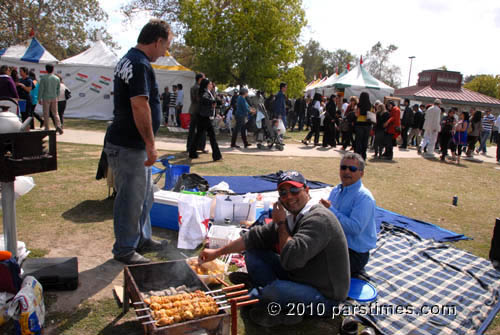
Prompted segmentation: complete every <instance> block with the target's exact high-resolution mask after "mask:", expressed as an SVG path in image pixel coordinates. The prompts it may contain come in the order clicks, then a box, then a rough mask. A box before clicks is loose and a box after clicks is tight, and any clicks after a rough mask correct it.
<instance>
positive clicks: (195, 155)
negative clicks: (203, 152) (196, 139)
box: [189, 153, 198, 159]
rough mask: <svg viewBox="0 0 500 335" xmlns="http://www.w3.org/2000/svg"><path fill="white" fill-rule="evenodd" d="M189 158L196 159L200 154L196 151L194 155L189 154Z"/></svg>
mask: <svg viewBox="0 0 500 335" xmlns="http://www.w3.org/2000/svg"><path fill="white" fill-rule="evenodd" d="M189 158H191V159H196V158H198V154H197V153H195V154H194V155H191V154H190V155H189Z"/></svg>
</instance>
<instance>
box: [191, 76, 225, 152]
mask: <svg viewBox="0 0 500 335" xmlns="http://www.w3.org/2000/svg"><path fill="white" fill-rule="evenodd" d="M212 89H213V83H212V82H211V81H210V80H208V79H207V78H203V79H202V80H201V81H200V89H199V92H198V95H199V103H200V105H199V109H198V114H199V115H198V124H197V127H196V135H195V137H194V139H193V141H192V142H191V147H190V148H189V158H198V154H197V153H196V149H197V148H198V143H200V140H201V137H202V136H203V134H204V133H205V132H206V133H207V135H208V138H209V140H210V146H211V147H212V159H213V160H214V162H215V161H218V160H221V159H222V155H221V153H220V149H219V145H218V144H217V139H216V137H215V131H214V127H213V125H212V120H213V119H214V118H215V106H216V104H217V102H216V100H215V96H214V95H213V93H212Z"/></svg>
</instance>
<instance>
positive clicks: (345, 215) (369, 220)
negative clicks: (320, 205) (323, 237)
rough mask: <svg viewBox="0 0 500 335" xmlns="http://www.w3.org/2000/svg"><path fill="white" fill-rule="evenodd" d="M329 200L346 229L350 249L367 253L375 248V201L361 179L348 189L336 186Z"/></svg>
mask: <svg viewBox="0 0 500 335" xmlns="http://www.w3.org/2000/svg"><path fill="white" fill-rule="evenodd" d="M328 200H330V201H331V203H332V206H331V207H330V210H331V211H332V212H333V214H335V216H336V217H337V219H338V220H339V221H340V224H341V225H342V228H343V229H344V234H345V236H346V239H347V246H348V247H349V249H352V250H354V251H356V252H359V253H365V252H368V251H370V250H371V249H373V248H375V246H376V244H377V227H376V224H375V208H376V205H375V199H374V198H373V195H372V194H371V192H370V191H369V190H368V189H367V188H366V187H364V186H363V184H362V183H361V179H360V180H358V181H357V182H356V183H354V184H352V185H349V186H347V187H343V186H342V184H339V185H337V186H335V188H334V189H333V190H332V192H331V193H330V196H329V197H328Z"/></svg>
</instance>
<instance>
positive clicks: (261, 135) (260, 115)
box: [256, 104, 286, 151]
mask: <svg viewBox="0 0 500 335" xmlns="http://www.w3.org/2000/svg"><path fill="white" fill-rule="evenodd" d="M280 123H281V124H280ZM282 125H283V121H281V120H279V119H271V118H270V117H269V113H268V112H267V110H266V108H265V107H264V104H259V105H258V107H257V115H256V127H257V133H256V139H257V148H259V149H263V148H264V147H265V146H266V145H267V147H268V148H269V149H271V148H272V147H273V146H274V145H275V146H276V149H278V150H279V151H283V149H284V148H285V143H284V142H283V138H284V136H285V132H286V130H285V129H284V128H285V127H284V126H282Z"/></svg>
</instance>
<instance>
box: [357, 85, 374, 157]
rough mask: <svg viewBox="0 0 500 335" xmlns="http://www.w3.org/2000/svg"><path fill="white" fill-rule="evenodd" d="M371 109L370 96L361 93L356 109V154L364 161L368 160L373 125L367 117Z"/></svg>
mask: <svg viewBox="0 0 500 335" xmlns="http://www.w3.org/2000/svg"><path fill="white" fill-rule="evenodd" d="M371 108H372V104H371V103H370V96H369V95H368V93H367V92H361V94H360V95H359V103H358V106H357V109H356V122H355V124H354V132H355V134H356V139H355V142H354V143H355V147H354V152H355V153H358V154H360V155H361V157H363V159H364V160H366V150H367V149H368V140H369V138H370V130H371V125H372V124H371V122H370V120H368V117H367V115H368V112H369V111H370V110H371Z"/></svg>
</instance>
